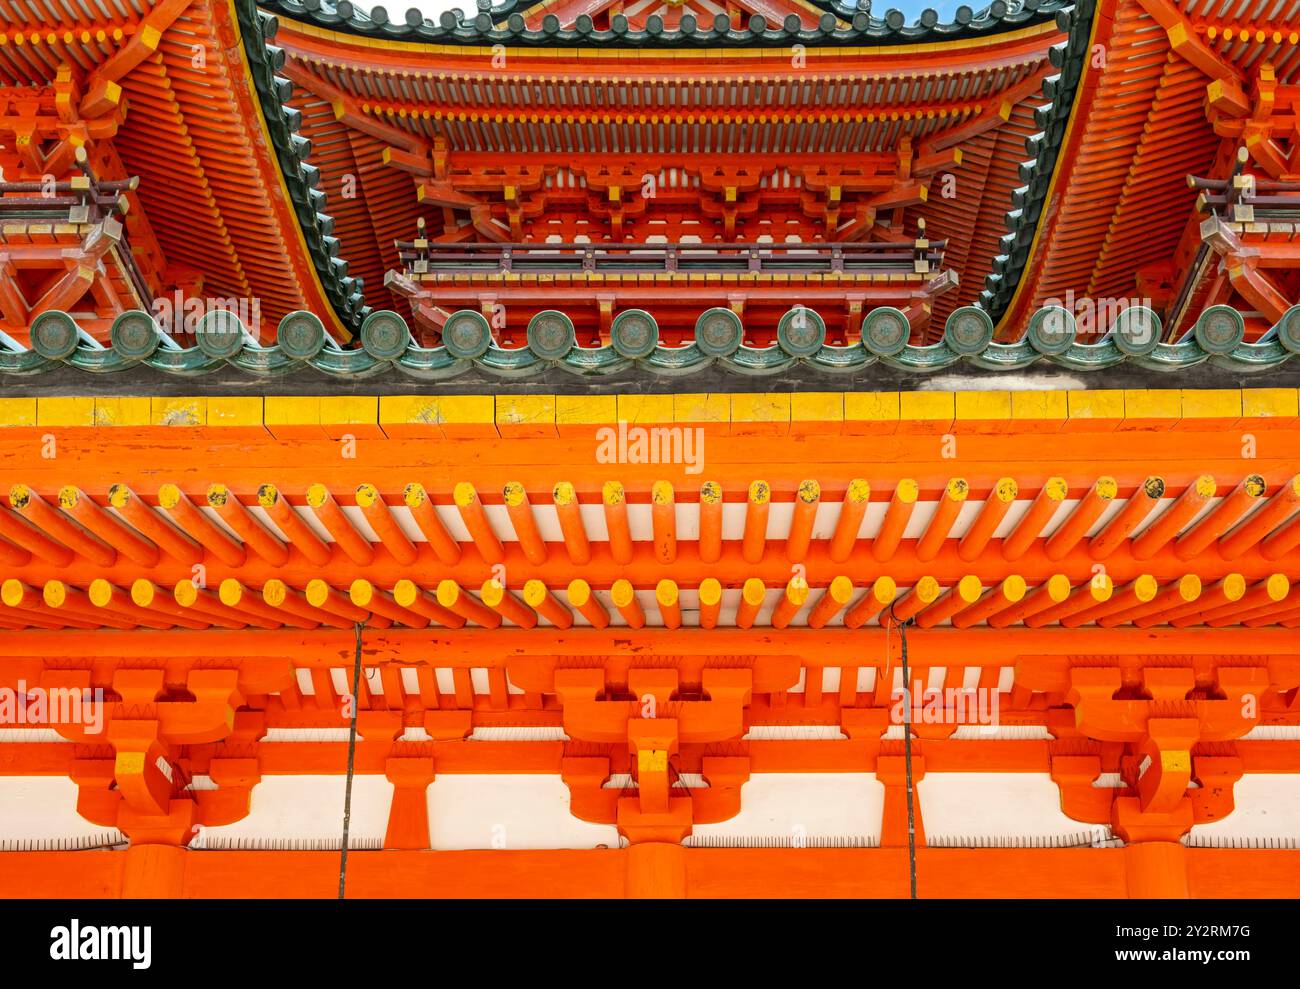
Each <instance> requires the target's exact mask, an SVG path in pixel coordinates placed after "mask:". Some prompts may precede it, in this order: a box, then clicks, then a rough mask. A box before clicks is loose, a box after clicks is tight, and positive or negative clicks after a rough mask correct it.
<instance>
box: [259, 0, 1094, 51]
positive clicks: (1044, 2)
mask: <svg viewBox="0 0 1300 989" xmlns="http://www.w3.org/2000/svg"><path fill="white" fill-rule="evenodd" d="M809 2H810V3H812V4H813V5H815V6H816V7H819V8H820V9H822V10H823V11H825V13H824V14H823V15H822V17H821V20H820V22H819V23H818V25H817V27H815V28H812V29H803V28H802V26H801V22H800V20H799V17H798V15H795V14H791V15H790V16H789V17H787V18H786V19H785V21H784V22H783V23H781V24H769V22H768V19H767V18H766V17H764V16H763V15H761V14H755V15H753V16H752V17H750V19H749V21H748V22H747V23H746V25H745V26H744V27H743V28H740V29H736V28H733V27H732V26H731V22H730V20H729V18H727V16H726V15H725V14H720V15H718V17H716V18H715V19H714V22H713V23H712V24H702V23H699V22H698V21H697V19H696V18H695V17H693V16H692V15H689V14H687V15H685V16H684V17H683V18H682V26H681V27H679V28H668V27H665V26H664V23H663V21H662V19H661V18H659V17H658V16H657V15H652V16H651V17H650V18H649V19H648V21H647V25H646V28H645V29H644V30H632V29H631V28H630V26H629V24H628V21H627V18H626V17H624V16H623V15H621V14H620V15H615V16H614V18H613V19H612V21H611V27H610V29H609V30H599V29H597V28H596V27H595V25H594V24H593V22H592V20H591V18H590V17H589V16H587V15H585V14H584V15H581V16H579V17H578V18H577V21H576V23H575V25H574V27H573V28H571V29H565V28H563V26H562V25H561V23H560V20H559V18H557V17H555V16H554V15H547V16H546V17H544V18H543V21H542V27H541V29H540V30H532V29H530V28H528V27H527V25H526V23H525V20H524V14H523V12H524V11H526V10H528V9H529V8H530V7H532V6H534V4H533V2H531V0H502V2H500V3H493V2H492V0H477V4H476V6H477V11H478V12H477V14H476V15H475V16H474V17H472V18H470V19H468V20H466V19H464V18H463V17H462V15H461V13H460V11H446V12H444V13H443V14H442V15H441V17H440V18H439V20H438V21H437V22H434V21H432V20H430V19H429V18H426V17H424V16H423V15H422V14H421V13H420V12H419V11H415V10H410V11H408V12H407V14H406V16H405V18H404V20H403V21H401V22H394V21H392V20H390V18H389V14H388V10H387V8H385V7H382V6H373V7H371V8H370V9H369V10H366V9H363V6H362V5H361V4H357V3H352V2H350V0H261V6H262V7H264V8H265V9H267V10H269V11H272V12H274V13H280V14H284V15H286V16H288V17H292V18H294V19H297V20H301V21H304V22H306V23H309V24H312V25H315V26H316V27H320V28H326V29H328V30H333V31H338V32H341V33H344V34H353V35H358V36H360V37H366V38H375V39H386V40H390V41H406V42H432V43H438V44H462V45H481V44H484V43H489V44H492V43H499V42H502V43H511V44H522V45H561V46H565V47H571V46H575V45H591V46H602V47H603V46H609V45H628V46H630V47H653V48H666V47H674V46H701V47H703V46H709V47H717V46H726V47H740V46H754V47H768V46H784V45H789V44H792V43H793V44H810V43H811V44H817V45H860V44H864V43H870V44H887V45H888V44H895V45H904V44H917V43H923V42H933V41H942V40H945V39H953V40H956V39H964V38H971V37H980V36H985V35H989V34H995V33H998V32H1002V31H1009V30H1014V29H1017V28H1021V27H1027V26H1032V25H1034V24H1038V23H1042V22H1044V21H1046V20H1048V19H1049V18H1051V17H1052V16H1053V15H1054V14H1055V13H1056V12H1057V11H1060V10H1063V9H1065V8H1066V7H1068V6H1069V5H1070V4H1071V3H1072V2H1073V0H992V2H991V3H990V4H988V6H986V7H982V8H980V9H978V10H973V9H972V8H971V7H969V6H966V5H963V6H961V7H959V8H958V9H957V11H956V13H955V14H954V16H953V19H952V20H951V21H941V20H940V18H939V15H938V13H937V12H935V11H934V10H933V9H931V8H927V9H926V10H924V11H923V12H922V13H921V15H920V16H919V17H918V18H917V19H916V20H915V21H914V22H912V23H911V24H909V23H908V22H907V17H906V15H904V14H903V12H902V11H900V10H897V9H891V10H888V11H886V13H885V16H884V17H874V16H872V14H871V3H870V0H809ZM846 21H847V22H848V24H849V27H847V28H844V27H841V26H840V25H841V24H842V23H843V22H846Z"/></svg>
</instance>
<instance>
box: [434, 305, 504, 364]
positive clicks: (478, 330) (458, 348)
mask: <svg viewBox="0 0 1300 989" xmlns="http://www.w3.org/2000/svg"><path fill="white" fill-rule="evenodd" d="M442 345H443V346H444V347H446V348H447V353H449V354H451V356H452V357H455V358H458V359H460V360H469V361H472V360H477V359H478V358H480V357H482V356H483V355H484V354H486V353H487V352H488V348H489V347H491V346H492V327H491V325H489V323H488V320H487V317H486V316H484V315H483V314H482V313H481V312H475V311H474V310H473V309H462V310H460V311H459V312H454V313H452V314H451V315H450V316H448V317H447V322H445V323H443V324H442Z"/></svg>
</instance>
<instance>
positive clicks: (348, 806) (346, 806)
mask: <svg viewBox="0 0 1300 989" xmlns="http://www.w3.org/2000/svg"><path fill="white" fill-rule="evenodd" d="M365 627H366V626H365V622H357V623H356V625H355V626H354V628H355V630H356V637H357V646H356V656H355V658H354V660H353V663H352V724H351V726H350V727H349V728H348V780H347V784H346V785H345V787H344V790H343V848H342V850H341V851H340V853H339V899H340V900H342V899H345V898H346V894H347V885H348V831H349V829H350V828H351V826H352V776H353V771H354V769H355V768H356V762H357V708H358V707H360V705H361V698H360V690H361V630H362V629H363V628H365Z"/></svg>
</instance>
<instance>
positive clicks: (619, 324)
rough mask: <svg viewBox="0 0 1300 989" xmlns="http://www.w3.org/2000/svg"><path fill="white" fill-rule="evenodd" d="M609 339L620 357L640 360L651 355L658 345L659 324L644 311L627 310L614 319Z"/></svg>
mask: <svg viewBox="0 0 1300 989" xmlns="http://www.w3.org/2000/svg"><path fill="white" fill-rule="evenodd" d="M609 337H610V343H611V344H612V345H613V347H614V351H615V353H617V354H618V355H619V356H620V357H626V358H628V359H629V360H640V359H641V358H643V357H649V356H650V355H651V354H653V353H654V350H655V347H657V346H658V345H659V324H658V323H656V322H655V318H654V317H653V316H651V315H650V314H649V313H648V312H646V311H645V310H644V309H629V310H627V311H626V312H621V313H619V314H618V315H617V316H615V317H614V322H613V323H612V324H611V325H610V328H609Z"/></svg>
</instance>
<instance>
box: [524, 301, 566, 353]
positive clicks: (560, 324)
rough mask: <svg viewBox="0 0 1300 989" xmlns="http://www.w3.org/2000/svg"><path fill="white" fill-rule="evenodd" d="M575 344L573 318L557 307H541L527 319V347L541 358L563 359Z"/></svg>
mask: <svg viewBox="0 0 1300 989" xmlns="http://www.w3.org/2000/svg"><path fill="white" fill-rule="evenodd" d="M576 345H577V337H576V335H575V334H574V330H573V320H571V319H570V318H569V317H568V316H566V315H565V314H564V313H562V312H560V311H559V310H558V309H543V310H542V311H541V312H539V313H538V314H537V315H536V316H534V317H533V318H532V319H530V320H529V321H528V349H529V350H531V351H532V352H533V353H534V354H536V355H537V356H538V357H540V358H542V359H543V360H547V361H559V360H563V359H564V358H565V357H566V356H568V353H569V351H570V350H572V349H573V348H574V347H575V346H576Z"/></svg>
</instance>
